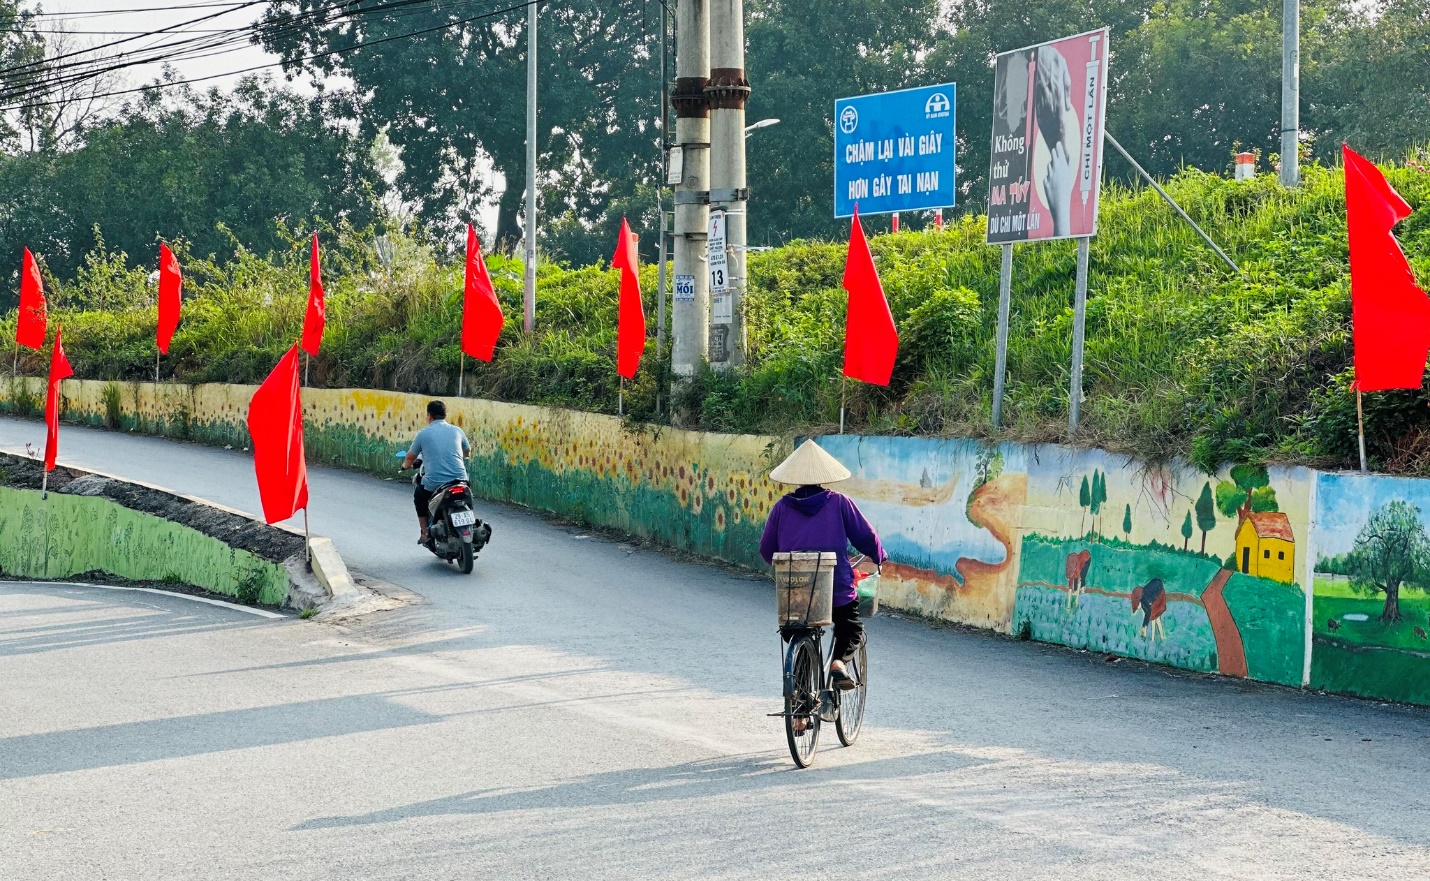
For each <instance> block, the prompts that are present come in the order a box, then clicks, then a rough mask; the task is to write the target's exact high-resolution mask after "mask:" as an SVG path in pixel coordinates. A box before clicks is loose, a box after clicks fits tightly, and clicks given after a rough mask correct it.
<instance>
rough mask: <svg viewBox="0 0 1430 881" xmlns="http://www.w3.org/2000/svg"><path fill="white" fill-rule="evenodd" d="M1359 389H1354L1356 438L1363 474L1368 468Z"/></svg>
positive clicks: (1363, 416) (1363, 410)
mask: <svg viewBox="0 0 1430 881" xmlns="http://www.w3.org/2000/svg"><path fill="white" fill-rule="evenodd" d="M1360 399H1361V393H1360V389H1356V426H1357V429H1358V430H1357V431H1356V438H1357V439H1358V440H1359V441H1360V470H1361V473H1362V474H1364V473H1366V472H1367V471H1369V470H1370V469H1369V468H1367V467H1366V462H1365V408H1364V407H1362V406H1361V401H1360Z"/></svg>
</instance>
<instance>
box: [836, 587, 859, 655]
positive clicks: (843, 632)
mask: <svg viewBox="0 0 1430 881" xmlns="http://www.w3.org/2000/svg"><path fill="white" fill-rule="evenodd" d="M830 617H832V618H833V619H834V650H833V651H832V652H831V653H830V656H831V657H832V658H834V659H835V660H838V661H844V662H845V663H848V662H849V660H850V659H852V658H853V657H854V654H855V653H856V652H858V651H859V647H860V646H862V645H863V644H864V622H863V621H861V620H859V600H857V599H856V600H854V602H852V603H846V604H845V605H842V606H835V607H834V614H833V615H831V616H830Z"/></svg>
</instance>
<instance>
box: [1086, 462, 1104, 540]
mask: <svg viewBox="0 0 1430 881" xmlns="http://www.w3.org/2000/svg"><path fill="white" fill-rule="evenodd" d="M1089 501H1090V502H1091V505H1090V508H1091V510H1092V531H1093V532H1096V533H1098V534H1099V535H1100V534H1101V533H1102V530H1101V529H1100V528H1099V527H1100V525H1101V524H1100V523H1099V522H1098V520H1099V518H1100V517H1102V503H1103V502H1106V501H1107V478H1106V477H1104V476H1103V473H1102V472H1101V471H1094V472H1092V489H1091V494H1090V496H1089Z"/></svg>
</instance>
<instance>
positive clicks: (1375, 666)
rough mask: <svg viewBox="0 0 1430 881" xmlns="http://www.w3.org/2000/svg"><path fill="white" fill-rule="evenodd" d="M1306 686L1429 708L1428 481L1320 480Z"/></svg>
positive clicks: (1350, 477) (1366, 477) (1352, 477)
mask: <svg viewBox="0 0 1430 881" xmlns="http://www.w3.org/2000/svg"><path fill="white" fill-rule="evenodd" d="M1315 551H1316V560H1315V573H1316V574H1315V600H1314V603H1313V615H1312V631H1311V634H1312V636H1311V638H1312V643H1313V651H1312V662H1311V685H1312V686H1313V687H1315V688H1324V689H1326V690H1328V691H1338V692H1344V693H1348V694H1358V695H1363V696H1366V697H1379V698H1389V699H1391V700H1402V701H1412V702H1415V703H1430V481H1425V480H1414V479H1409V478H1397V477H1377V476H1371V475H1362V474H1319V475H1317V477H1316V546H1315Z"/></svg>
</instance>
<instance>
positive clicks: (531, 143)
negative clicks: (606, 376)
mask: <svg viewBox="0 0 1430 881" xmlns="http://www.w3.org/2000/svg"><path fill="white" fill-rule="evenodd" d="M537 2H538V0H531V2H530V3H528V4H527V6H526V287H525V293H524V294H523V297H522V308H523V313H522V322H521V326H522V330H523V331H525V332H526V335H527V336H531V333H532V331H533V330H535V329H536V6H537Z"/></svg>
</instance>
